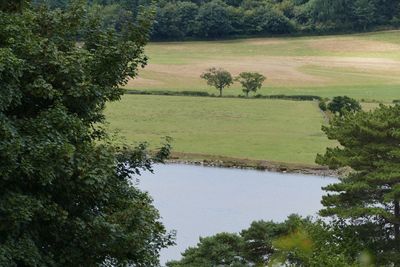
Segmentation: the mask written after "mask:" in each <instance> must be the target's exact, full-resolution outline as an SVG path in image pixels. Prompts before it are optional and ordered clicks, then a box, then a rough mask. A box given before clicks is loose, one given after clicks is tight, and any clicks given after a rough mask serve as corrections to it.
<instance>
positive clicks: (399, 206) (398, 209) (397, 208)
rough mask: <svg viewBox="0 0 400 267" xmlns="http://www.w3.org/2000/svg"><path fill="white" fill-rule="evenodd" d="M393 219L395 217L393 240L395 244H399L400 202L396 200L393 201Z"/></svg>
mask: <svg viewBox="0 0 400 267" xmlns="http://www.w3.org/2000/svg"><path fill="white" fill-rule="evenodd" d="M394 217H395V220H396V221H395V223H394V239H395V240H396V243H398V245H399V243H400V202H399V201H398V200H395V201H394Z"/></svg>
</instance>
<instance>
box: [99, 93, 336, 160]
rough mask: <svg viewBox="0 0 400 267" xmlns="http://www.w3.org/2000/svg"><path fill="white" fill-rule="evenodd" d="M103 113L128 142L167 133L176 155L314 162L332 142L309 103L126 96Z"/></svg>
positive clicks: (156, 138) (153, 139)
mask: <svg viewBox="0 0 400 267" xmlns="http://www.w3.org/2000/svg"><path fill="white" fill-rule="evenodd" d="M106 115H107V118H108V120H109V122H110V128H111V129H113V130H115V129H118V130H120V133H121V135H122V136H124V137H125V138H126V140H127V141H128V142H131V143H134V142H139V141H149V142H150V143H152V144H153V145H156V144H158V143H159V142H160V140H161V138H162V137H164V136H171V137H172V138H173V139H174V142H173V147H174V151H175V152H180V153H192V154H202V155H210V156H223V157H232V158H239V159H249V160H270V161H276V162H286V163H299V164H313V163H314V159H315V155H316V154H317V153H319V152H323V151H324V149H325V147H326V146H328V145H330V144H331V143H330V142H329V141H328V140H327V139H326V137H325V136H324V134H323V133H322V132H321V130H320V129H321V125H322V124H323V123H324V118H323V116H322V114H321V112H320V111H319V109H318V106H317V103H315V102H311V101H305V102H300V101H287V100H267V99H252V100H248V99H235V98H223V99H219V98H202V97H179V96H144V95H125V96H124V97H123V99H122V101H120V102H117V103H113V104H111V105H109V106H108V108H107V111H106Z"/></svg>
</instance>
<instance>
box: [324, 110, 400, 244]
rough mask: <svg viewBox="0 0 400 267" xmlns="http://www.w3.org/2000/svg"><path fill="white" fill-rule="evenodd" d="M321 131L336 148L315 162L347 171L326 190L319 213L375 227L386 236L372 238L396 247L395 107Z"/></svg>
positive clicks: (399, 176) (398, 140) (399, 127)
mask: <svg viewBox="0 0 400 267" xmlns="http://www.w3.org/2000/svg"><path fill="white" fill-rule="evenodd" d="M323 131H324V132H325V133H326V134H327V136H328V138H329V139H332V140H337V141H338V142H339V144H340V146H337V147H334V148H328V149H327V150H326V153H325V155H318V157H317V163H319V164H324V165H329V166H330V167H331V168H340V167H350V168H351V171H350V174H349V175H348V176H346V177H343V178H341V179H340V182H339V183H336V184H332V185H329V186H327V187H326V188H325V190H326V191H328V193H329V194H328V195H326V196H324V197H323V200H322V204H323V205H324V209H323V210H321V211H320V214H321V215H322V216H337V217H338V218H342V219H346V220H350V222H352V223H354V224H357V225H363V224H369V223H374V224H376V225H377V226H378V227H379V229H382V232H384V233H385V234H383V235H381V236H378V237H376V238H377V239H380V240H382V242H383V243H385V246H386V247H388V246H389V247H390V248H393V247H397V248H399V243H400V205H399V202H400V105H396V106H392V107H390V106H383V105H381V106H380V107H379V108H377V109H376V110H374V111H370V112H358V113H348V114H347V115H346V116H344V117H335V118H333V120H332V121H331V122H330V125H329V126H327V127H323ZM370 240H374V238H373V237H371V239H370Z"/></svg>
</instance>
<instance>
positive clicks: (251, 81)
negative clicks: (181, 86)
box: [200, 68, 266, 97]
mask: <svg viewBox="0 0 400 267" xmlns="http://www.w3.org/2000/svg"><path fill="white" fill-rule="evenodd" d="M200 77H201V78H202V79H204V80H206V81H207V84H208V85H209V86H213V87H215V88H216V89H217V90H218V91H219V96H220V97H221V96H222V91H223V89H224V88H226V87H229V86H231V85H232V84H233V82H234V81H238V82H239V83H240V84H241V85H242V90H243V92H244V93H245V94H246V97H248V96H249V93H250V92H257V90H259V89H260V88H261V87H262V85H263V82H264V81H265V79H266V77H265V76H264V75H262V74H260V73H257V72H242V73H240V74H239V75H238V76H237V77H236V78H233V76H232V74H231V73H230V72H228V71H226V70H224V69H221V68H218V69H217V68H210V69H208V70H207V71H206V72H204V73H203V74H202V75H201V76H200Z"/></svg>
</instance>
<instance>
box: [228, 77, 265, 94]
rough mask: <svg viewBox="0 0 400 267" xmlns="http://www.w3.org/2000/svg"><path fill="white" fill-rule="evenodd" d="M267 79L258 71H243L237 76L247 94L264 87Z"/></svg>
mask: <svg viewBox="0 0 400 267" xmlns="http://www.w3.org/2000/svg"><path fill="white" fill-rule="evenodd" d="M265 79H266V77H265V76H264V75H262V74H260V73H257V72H242V73H240V74H239V75H238V76H237V77H236V78H235V80H237V81H239V82H240V84H241V85H242V87H243V92H244V93H245V94H246V96H249V93H250V92H254V93H255V92H257V90H259V89H260V88H261V87H262V85H263V82H264V81H265Z"/></svg>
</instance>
